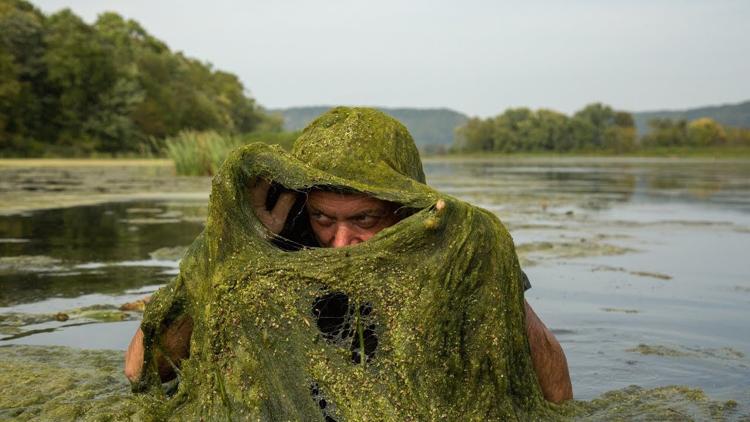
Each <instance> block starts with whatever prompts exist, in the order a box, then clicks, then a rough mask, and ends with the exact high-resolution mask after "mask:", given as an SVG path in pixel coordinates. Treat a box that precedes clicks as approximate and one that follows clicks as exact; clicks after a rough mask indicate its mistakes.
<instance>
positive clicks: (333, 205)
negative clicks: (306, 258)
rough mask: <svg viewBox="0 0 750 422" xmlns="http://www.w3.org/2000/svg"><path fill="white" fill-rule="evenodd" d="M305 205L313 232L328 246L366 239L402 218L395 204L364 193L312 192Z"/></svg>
mask: <svg viewBox="0 0 750 422" xmlns="http://www.w3.org/2000/svg"><path fill="white" fill-rule="evenodd" d="M306 207H307V213H308V215H309V216H310V225H311V226H312V230H313V233H315V237H316V238H317V239H318V243H320V246H323V247H325V248H340V247H342V246H349V245H355V244H357V243H361V242H364V241H365V240H367V239H369V238H371V237H373V236H375V234H377V233H378V232H379V231H381V230H383V229H384V228H386V227H389V226H392V225H394V224H396V223H397V222H398V220H399V217H398V216H397V215H396V214H395V213H394V211H395V206H394V205H393V204H391V203H389V202H385V201H381V200H379V199H376V198H373V197H371V196H367V195H362V194H342V193H336V192H324V191H312V192H310V194H309V195H308V197H307V205H306Z"/></svg>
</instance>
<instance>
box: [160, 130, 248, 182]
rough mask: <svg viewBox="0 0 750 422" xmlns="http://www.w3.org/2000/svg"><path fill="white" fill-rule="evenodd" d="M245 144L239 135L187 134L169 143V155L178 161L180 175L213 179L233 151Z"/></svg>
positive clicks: (177, 167) (174, 137) (166, 143)
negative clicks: (210, 177)
mask: <svg viewBox="0 0 750 422" xmlns="http://www.w3.org/2000/svg"><path fill="white" fill-rule="evenodd" d="M243 144H244V143H243V142H242V140H240V139H239V138H238V137H236V136H232V135H220V134H219V133H217V132H213V131H208V132H196V131H183V132H180V133H178V134H177V135H176V136H173V137H171V138H168V139H167V140H166V141H165V148H166V152H167V156H168V157H169V158H171V159H172V161H174V166H175V170H176V171H177V174H179V175H184V176H213V175H214V174H216V172H217V171H218V170H219V167H221V163H223V162H224V159H225V158H226V157H227V155H228V154H229V151H231V150H233V149H234V148H237V147H239V146H241V145H243Z"/></svg>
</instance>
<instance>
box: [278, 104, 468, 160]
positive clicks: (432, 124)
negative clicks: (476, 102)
mask: <svg viewBox="0 0 750 422" xmlns="http://www.w3.org/2000/svg"><path fill="white" fill-rule="evenodd" d="M331 108H332V107H331V106H314V107H291V108H284V109H275V110H269V111H270V112H271V113H278V114H281V115H282V116H283V117H284V129H286V130H300V129H302V128H304V127H305V126H307V124H308V123H310V122H311V121H312V120H313V119H314V118H316V117H317V116H319V115H321V114H323V113H325V112H326V111H328V110H330V109H331ZM376 108H377V109H378V110H380V111H382V112H384V113H386V114H389V115H391V116H393V117H395V118H396V119H398V120H399V121H400V122H401V123H403V124H404V125H405V126H406V127H407V128H408V129H409V132H410V133H411V136H412V137H414V142H416V143H417V146H418V147H419V148H420V149H421V150H423V151H436V150H439V149H443V148H448V147H450V146H451V145H452V144H453V130H454V129H455V128H456V127H458V126H461V125H463V124H464V123H465V122H466V120H468V116H466V115H465V114H462V113H459V112H457V111H454V110H450V109H447V108H425V109H419V108H387V107H376Z"/></svg>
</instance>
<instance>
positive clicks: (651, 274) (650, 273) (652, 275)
mask: <svg viewBox="0 0 750 422" xmlns="http://www.w3.org/2000/svg"><path fill="white" fill-rule="evenodd" d="M591 271H616V272H623V273H628V274H630V275H634V276H638V277H648V278H656V279H659V280H671V279H672V276H671V275H669V274H663V273H657V272H653V271H631V270H628V269H626V268H623V267H612V266H609V265H599V266H596V267H594V268H592V269H591Z"/></svg>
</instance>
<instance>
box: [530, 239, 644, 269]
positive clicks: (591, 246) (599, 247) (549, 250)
mask: <svg viewBox="0 0 750 422" xmlns="http://www.w3.org/2000/svg"><path fill="white" fill-rule="evenodd" d="M516 251H517V252H518V255H519V256H520V257H521V258H522V259H524V260H525V261H524V262H525V263H526V264H525V265H531V264H533V263H534V260H538V259H562V258H583V257H591V256H606V255H622V254H626V253H630V252H634V251H635V250H634V249H632V248H626V247H622V246H616V245H612V244H609V243H604V242H599V241H596V240H586V239H581V240H579V241H577V242H576V241H559V242H549V241H541V242H529V243H522V244H520V245H517V246H516Z"/></svg>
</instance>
